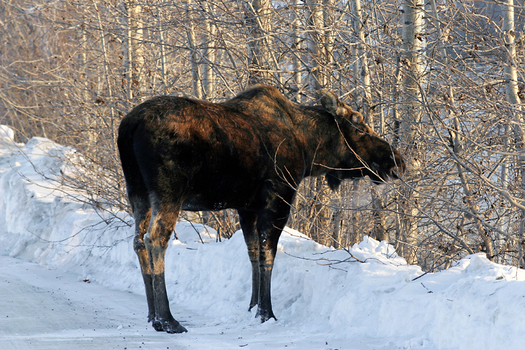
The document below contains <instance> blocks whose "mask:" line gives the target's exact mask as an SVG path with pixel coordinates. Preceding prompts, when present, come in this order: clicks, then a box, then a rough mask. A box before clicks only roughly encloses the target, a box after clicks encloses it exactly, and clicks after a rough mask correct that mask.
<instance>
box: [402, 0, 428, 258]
mask: <svg viewBox="0 0 525 350" xmlns="http://www.w3.org/2000/svg"><path fill="white" fill-rule="evenodd" d="M423 6H424V1H423V0H403V33H402V34H403V55H402V59H401V60H402V61H401V64H402V65H404V69H403V72H404V77H403V83H402V84H403V100H404V110H403V117H402V120H401V123H400V130H399V139H400V142H401V146H402V147H403V148H404V150H405V152H404V153H405V160H406V163H407V173H406V174H405V180H406V181H407V182H409V183H410V179H411V178H412V179H413V178H414V177H415V176H417V174H418V173H419V171H420V169H419V168H420V167H419V161H418V159H419V155H418V151H417V149H416V144H415V142H416V138H417V137H418V133H417V129H418V128H419V127H420V123H421V116H422V106H421V93H420V87H421V84H422V72H423V68H422V52H421V50H422V49H423ZM403 192H404V197H405V198H404V199H403V201H402V202H403V203H404V204H403V205H402V208H401V211H402V212H403V214H404V215H403V217H402V229H403V241H404V243H405V244H404V245H403V246H402V247H403V249H402V252H401V254H402V255H403V256H404V258H405V259H406V260H407V262H408V263H409V264H414V263H416V262H417V256H416V247H417V236H418V221H417V219H416V218H417V214H418V208H417V205H418V200H417V189H416V188H415V187H413V186H412V187H410V186H405V187H404V188H403Z"/></svg>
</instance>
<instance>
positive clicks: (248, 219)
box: [239, 210, 260, 310]
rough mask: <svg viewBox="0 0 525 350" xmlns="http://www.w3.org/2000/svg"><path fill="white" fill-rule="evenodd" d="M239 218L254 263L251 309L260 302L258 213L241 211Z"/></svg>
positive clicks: (251, 260)
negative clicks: (256, 225) (256, 226)
mask: <svg viewBox="0 0 525 350" xmlns="http://www.w3.org/2000/svg"><path fill="white" fill-rule="evenodd" d="M239 219H240V223H241V228H242V233H243V235H244V241H245V242H246V246H247V247H248V255H249V257H250V262H251V264H252V298H251V300H250V307H249V308H248V310H251V309H252V308H253V307H254V306H255V305H257V304H258V303H259V284H260V270H259V237H258V236H257V231H256V228H255V223H256V222H257V214H256V213H254V212H247V211H240V210H239Z"/></svg>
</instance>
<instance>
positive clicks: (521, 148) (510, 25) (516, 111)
mask: <svg viewBox="0 0 525 350" xmlns="http://www.w3.org/2000/svg"><path fill="white" fill-rule="evenodd" d="M502 6H503V28H502V30H503V34H504V39H505V49H506V51H507V52H506V53H507V64H506V65H505V69H504V73H505V92H506V95H507V101H508V102H509V104H510V108H509V109H510V111H511V113H512V114H513V119H514V120H515V123H514V124H513V128H514V139H515V140H514V142H515V143H516V151H517V157H516V158H517V164H516V167H517V173H519V174H520V175H521V184H519V185H520V186H521V190H522V192H524V191H525V131H524V130H523V122H524V119H523V113H522V106H521V99H520V97H519V94H518V71H517V66H518V62H517V56H516V28H515V20H514V18H515V14H514V0H504V1H503V4H502ZM518 236H519V237H520V239H521V242H522V243H521V244H519V253H518V264H519V265H520V266H525V259H524V258H525V253H524V249H525V247H524V244H525V243H523V242H525V210H523V209H521V223H520V227H519V235H518Z"/></svg>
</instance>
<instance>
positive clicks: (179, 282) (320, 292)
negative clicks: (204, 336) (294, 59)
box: [0, 126, 525, 350]
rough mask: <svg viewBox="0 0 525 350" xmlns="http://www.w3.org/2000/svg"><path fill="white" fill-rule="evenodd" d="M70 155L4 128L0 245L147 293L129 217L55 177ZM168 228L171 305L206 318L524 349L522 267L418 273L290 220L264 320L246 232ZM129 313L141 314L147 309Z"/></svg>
mask: <svg viewBox="0 0 525 350" xmlns="http://www.w3.org/2000/svg"><path fill="white" fill-rule="evenodd" d="M74 153H75V150H73V149H71V148H68V147H63V146H61V145H58V144H56V143H54V142H52V141H50V140H47V139H43V138H33V139H31V140H30V141H29V142H28V143H27V144H25V145H24V144H16V143H15V142H14V133H13V131H12V130H11V129H9V128H8V127H5V126H0V246H1V247H2V248H1V249H3V250H4V251H5V252H4V254H9V255H10V256H13V257H18V258H21V259H24V260H29V261H33V262H38V263H40V264H43V265H48V266H55V267H62V268H64V267H65V268H67V270H68V271H70V272H74V273H77V274H78V276H79V278H80V279H90V280H91V281H95V282H97V283H99V284H102V285H105V286H108V287H111V288H115V289H120V290H128V291H131V292H134V293H140V294H143V293H144V292H143V285H142V279H141V276H140V273H139V268H138V263H137V259H136V257H135V255H134V252H133V248H132V239H131V238H132V236H133V228H132V226H131V224H132V220H131V218H129V217H127V216H126V214H125V213H122V214H121V216H120V217H121V219H122V221H120V222H119V223H118V222H116V221H114V223H113V224H111V225H106V224H104V223H103V222H102V220H101V218H100V215H101V213H97V212H96V211H95V210H94V209H93V208H91V207H87V206H84V205H82V204H80V203H77V202H75V201H74V200H72V199H71V198H70V197H68V196H67V195H66V194H65V192H64V189H63V188H61V187H60V185H59V182H56V181H52V180H53V179H55V180H56V179H57V178H56V177H55V175H54V174H56V173H58V170H59V169H61V168H62V167H64V165H63V164H62V163H61V162H60V161H59V160H58V158H57V157H53V156H54V155H62V156H64V155H66V156H67V155H73V154H74ZM126 222H127V223H128V224H125V223H126ZM176 230H177V235H178V240H177V239H174V240H172V242H171V244H170V247H169V250H168V252H167V260H166V264H167V265H166V266H167V267H166V270H167V271H166V279H167V284H168V291H169V293H170V300H171V303H172V306H173V309H174V310H177V305H184V309H187V310H194V311H195V312H196V313H199V314H200V315H202V316H203V319H205V321H204V322H207V323H208V324H210V325H221V327H223V329H228V330H233V332H237V333H239V334H242V333H243V332H244V331H245V330H246V329H247V328H255V329H257V328H261V329H268V327H270V328H271V327H279V329H281V330H282V329H286V328H285V327H287V328H288V329H289V330H290V334H295V335H297V334H304V335H305V336H306V335H308V336H309V337H312V336H314V337H315V336H316V335H318V337H319V339H326V340H329V339H347V341H348V344H349V345H350V344H354V343H355V342H356V339H364V338H366V339H373V340H377V341H380V343H381V344H383V345H382V346H383V347H381V348H383V349H396V348H399V349H401V348H402V349H464V350H465V349H522V348H523V344H525V332H523V329H524V328H525V282H524V280H525V273H524V271H523V270H519V269H516V268H514V267H509V266H502V265H498V264H495V263H492V262H490V261H488V260H487V259H486V257H485V256H484V255H482V254H475V255H472V256H469V257H466V258H465V259H462V260H461V261H459V262H458V263H457V264H455V266H454V267H452V268H450V269H448V270H446V271H442V272H440V273H434V274H426V275H424V274H423V272H422V271H421V269H420V268H419V267H417V266H409V265H407V264H406V262H405V261H404V259H402V258H401V257H399V256H397V255H396V253H395V251H394V249H393V248H392V246H390V245H388V244H386V243H385V242H377V241H375V240H373V239H370V238H365V239H364V241H363V242H361V243H360V244H358V245H355V246H353V247H351V248H350V249H348V251H345V250H334V249H332V248H328V247H325V246H321V245H319V244H317V243H315V242H313V241H311V240H309V239H308V238H306V237H305V236H304V235H302V234H301V233H299V232H296V231H294V230H291V229H287V230H286V231H285V232H284V233H283V236H282V238H281V241H280V243H279V250H278V254H277V258H276V266H275V269H274V275H273V281H272V299H273V303H274V311H275V313H276V315H277V317H278V319H279V321H278V322H267V324H264V325H261V324H259V323H258V322H257V321H256V320H255V319H254V315H253V313H252V314H250V313H248V312H247V311H246V310H247V306H248V304H249V298H250V291H251V286H250V281H251V278H250V273H251V272H250V264H249V260H248V255H247V252H246V247H245V245H244V241H243V237H242V233H241V232H237V233H235V234H234V235H233V237H232V238H231V239H229V240H223V241H222V242H217V241H216V232H215V231H213V229H211V228H207V227H204V226H202V225H196V224H190V223H185V222H182V223H179V224H178V225H177V227H176ZM0 253H1V251H0ZM354 257H355V258H357V259H358V260H359V261H357V260H356V259H355V258H354ZM418 277H419V278H418ZM140 307H142V306H140ZM137 308H139V306H138V307H137ZM137 312H143V313H144V315H146V310H145V308H144V310H142V309H137ZM175 313H176V311H175ZM176 317H177V315H176ZM144 319H145V317H144ZM265 327H266V328H265ZM188 328H189V329H190V332H191V325H190V326H189V327H188ZM268 334H269V335H266V336H267V337H271V331H269V332H268ZM385 344H386V345H385Z"/></svg>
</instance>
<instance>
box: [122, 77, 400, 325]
mask: <svg viewBox="0 0 525 350" xmlns="http://www.w3.org/2000/svg"><path fill="white" fill-rule="evenodd" d="M321 103H322V105H320V106H302V105H298V104H294V103H292V102H290V101H289V100H288V99H286V98H285V97H284V96H283V95H282V94H281V93H280V92H279V91H278V90H277V89H275V88H273V87H270V86H256V87H254V88H252V89H250V90H247V91H245V92H243V93H241V94H240V95H238V96H237V97H235V98H233V99H231V100H228V101H226V102H223V103H218V104H214V103H209V102H205V101H198V100H193V99H189V98H182V97H172V96H162V97H156V98H153V99H151V100H149V101H146V102H144V103H142V104H140V105H138V106H137V107H135V108H134V109H133V110H132V111H131V112H130V113H129V114H128V115H126V116H125V117H124V119H123V120H122V123H121V125H120V128H119V136H118V147H119V152H120V158H121V161H122V168H123V171H124V176H125V179H126V184H127V191H128V197H129V201H130V204H131V208H132V211H133V216H134V218H135V231H136V236H135V240H134V248H135V251H136V253H137V255H138V258H139V262H140V266H141V271H142V275H143V278H144V283H145V287H146V296H147V301H148V308H149V314H148V321H151V322H152V323H153V327H154V328H155V329H156V330H158V331H166V332H169V333H180V332H185V331H186V329H185V328H184V327H183V326H182V325H180V324H179V322H177V321H176V320H175V319H174V318H173V316H172V314H171V312H170V309H169V303H168V297H167V292H166V285H165V279H164V256H165V252H166V248H167V245H168V241H169V238H170V236H171V233H172V231H173V229H174V227H175V223H176V221H177V218H178V216H179V212H180V210H195V211H200V210H219V209H224V208H233V209H237V211H238V213H239V217H240V223H241V228H242V230H243V233H244V238H245V241H246V245H247V246H248V254H249V257H250V261H251V264H252V297H251V302H250V309H251V308H253V307H254V306H256V305H257V316H258V317H260V318H261V320H262V321H263V322H264V321H266V320H268V319H269V318H272V317H273V318H275V316H274V314H273V311H272V305H271V297H270V280H271V273H272V267H273V261H274V257H275V253H276V250H277V242H278V240H279V236H280V234H281V231H282V230H283V228H284V226H285V224H286V222H287V220H288V216H289V213H290V204H291V202H292V201H293V199H294V195H295V191H296V188H297V187H298V186H299V184H300V182H301V180H302V179H303V178H305V177H306V176H317V175H323V174H324V175H326V179H327V182H328V184H329V185H330V187H331V188H332V189H336V188H337V187H338V186H339V184H340V183H341V181H342V180H344V179H347V178H360V177H365V176H369V177H370V178H371V179H372V180H373V181H375V182H377V183H381V182H387V181H389V180H390V179H392V178H396V177H397V174H398V172H402V171H403V170H404V163H403V159H402V158H401V156H400V155H399V153H398V152H397V151H396V150H394V149H393V148H392V147H391V146H390V145H389V144H388V143H387V142H386V141H385V140H383V139H381V138H379V137H378V136H377V135H376V134H375V133H374V132H373V131H372V130H371V129H370V128H369V127H368V126H367V125H366V124H365V123H364V122H363V118H362V116H361V115H360V114H359V113H358V112H355V111H353V110H352V109H350V107H348V106H347V105H345V104H344V103H342V102H341V101H339V99H338V98H337V97H336V96H335V94H333V93H332V92H325V93H324V95H323V97H322V99H321Z"/></svg>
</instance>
